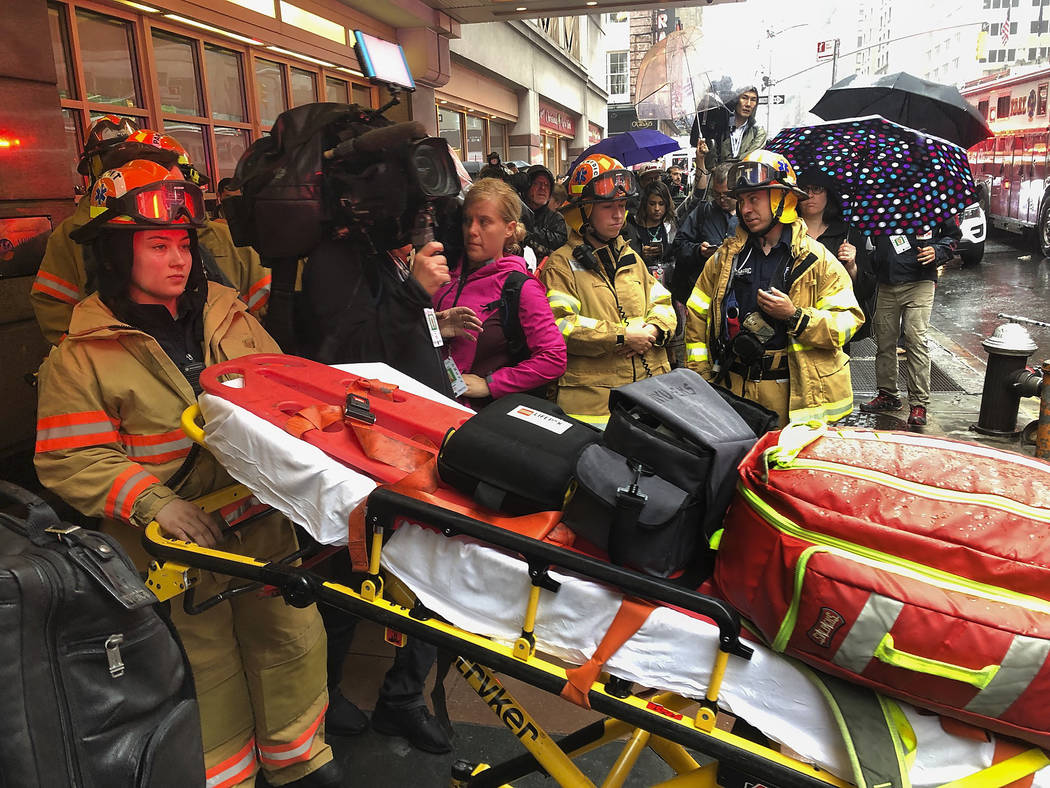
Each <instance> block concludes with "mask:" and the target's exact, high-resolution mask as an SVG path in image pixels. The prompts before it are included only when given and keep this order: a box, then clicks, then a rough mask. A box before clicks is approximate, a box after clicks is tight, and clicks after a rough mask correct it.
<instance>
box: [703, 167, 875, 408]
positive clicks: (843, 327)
mask: <svg viewBox="0 0 1050 788" xmlns="http://www.w3.org/2000/svg"><path fill="white" fill-rule="evenodd" d="M729 186H730V189H731V190H732V191H733V193H734V194H736V195H738V196H739V207H738V209H737V210H738V213H740V216H741V223H740V227H739V228H738V229H737V232H736V235H735V236H734V237H732V238H729V239H727V240H726V241H725V242H723V244H722V245H721V246H720V247H719V248H718V250H717V251H716V252H715V255H714V256H713V257H712V258H711V259H710V260H709V261H708V262H707V264H706V265H705V266H704V270H703V272H702V273H701V274H700V278H699V279H698V280H697V282H696V286H695V287H694V289H693V292H692V294H691V295H690V297H689V300H688V302H687V303H686V306H687V310H686V313H687V322H686V332H685V340H686V363H687V364H688V366H689V367H690V368H692V369H694V370H696V371H697V372H699V373H700V374H701V375H702V376H703V377H704V378H705V379H707V380H709V381H712V382H716V383H719V384H721V385H723V386H725V387H726V388H729V389H731V390H732V391H734V392H735V393H737V394H741V395H742V396H744V397H746V398H747V399H750V400H753V401H756V402H758V403H759V404H761V405H764V406H765V407H767V408H769V409H770V410H772V411H775V412H776V413H777V414H778V415H779V416H780V423H781V426H784V425H785V424H787V423H788V422H789V421H809V420H811V419H817V420H821V421H827V422H833V421H838V420H839V419H841V418H843V417H844V416H846V415H847V414H849V413H850V412H851V411H852V410H853V389H852V384H851V380H850V371H849V357H848V356H847V355H846V353H845V352H844V351H843V349H842V348H843V345H845V344H846V342H848V341H849V339H850V337H852V336H853V335H854V334H855V333H856V331H857V329H858V328H860V326H861V325H862V324H863V322H864V313H863V312H862V311H861V309H860V306H859V305H858V303H857V300H856V298H855V296H854V294H853V286H852V282H851V280H850V277H849V274H847V273H846V270H845V269H844V268H843V267H842V265H841V264H840V263H839V262H838V261H837V260H836V259H835V258H834V256H832V255H831V253H830V252H828V251H827V249H826V248H825V247H824V245H823V244H821V243H820V242H819V241H816V240H814V239H811V238H809V236H808V235H807V234H806V225H805V222H803V221H802V220H801V219H799V218H798V216H797V214H796V212H795V206H796V204H797V198H798V195H800V194H804V193H802V192H801V191H800V190H799V189H798V188H797V186H796V183H795V174H794V171H793V170H792V168H791V165H790V164H789V163H788V162H787V160H786V159H784V158H783V157H782V156H780V155H779V154H773V153H770V152H768V151H756V152H754V153H752V154H749V155H748V156H747V157H746V158H745V159H744V161H742V162H740V163H739V164H737V165H734V167H733V169H732V170H731V171H730V178H729ZM777 285H779V288H778V287H777ZM751 314H755V315H757V316H758V317H759V318H761V320H759V321H757V322H752V321H749V320H747V319H746V318H747V316H748V315H751ZM756 325H757V327H758V330H757V332H756V331H752V330H751V328H752V327H755V326H756ZM756 337H757V339H756Z"/></svg>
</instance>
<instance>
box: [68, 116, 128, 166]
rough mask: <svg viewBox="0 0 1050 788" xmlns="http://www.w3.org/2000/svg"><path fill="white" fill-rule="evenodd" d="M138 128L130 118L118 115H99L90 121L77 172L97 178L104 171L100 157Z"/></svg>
mask: <svg viewBox="0 0 1050 788" xmlns="http://www.w3.org/2000/svg"><path fill="white" fill-rule="evenodd" d="M138 128H139V127H138V126H137V125H136V124H135V121H133V120H132V119H131V118H122V117H121V116H120V115H100V116H99V117H97V118H95V119H94V120H92V121H91V125H90V126H88V129H87V134H86V135H85V138H84V151H83V153H81V154H80V161H78V162H77V172H79V173H80V174H81V175H89V176H90V177H91V178H97V177H98V176H99V175H100V174H101V173H102V171H103V170H105V169H106V167H105V165H103V163H102V160H101V155H102V154H103V153H104V152H105V151H107V150H109V149H110V148H112V147H113V146H114V145H117V144H119V143H120V142H123V141H124V140H126V139H127V138H128V137H129V136H131V135H132V134H134V133H135V132H136V131H138Z"/></svg>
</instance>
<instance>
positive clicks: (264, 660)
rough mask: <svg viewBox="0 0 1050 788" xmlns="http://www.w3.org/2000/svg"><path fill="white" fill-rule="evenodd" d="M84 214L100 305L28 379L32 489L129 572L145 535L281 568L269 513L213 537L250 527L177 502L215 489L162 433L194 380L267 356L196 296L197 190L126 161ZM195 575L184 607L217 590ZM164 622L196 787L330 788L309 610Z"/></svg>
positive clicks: (264, 606) (250, 609)
mask: <svg viewBox="0 0 1050 788" xmlns="http://www.w3.org/2000/svg"><path fill="white" fill-rule="evenodd" d="M90 200H91V212H92V214H93V218H92V221H91V222H89V223H88V224H86V225H85V226H84V227H83V228H81V230H80V231H78V233H77V234H76V237H77V238H78V239H80V240H81V241H82V242H85V243H91V244H92V247H93V251H94V252H95V254H96V255H98V259H99V276H98V284H99V289H98V292H97V293H94V294H92V295H90V296H88V297H87V298H86V299H84V300H83V301H82V302H81V303H79V304H78V305H77V306H76V307H75V308H74V310H73V317H72V321H71V323H70V327H69V335H68V336H67V337H66V339H65V340H64V341H63V342H62V343H61V344H59V345H58V346H57V347H55V348H53V349H52V351H51V355H50V356H49V357H48V359H47V361H45V363H44V366H43V367H42V368H41V373H40V401H39V416H38V417H39V421H38V424H37V445H36V468H37V472H38V474H39V477H40V480H41V481H42V482H43V483H44V484H45V485H47V486H48V487H50V488H51V489H52V490H54V491H55V492H56V493H57V494H58V495H60V496H61V497H62V498H64V499H65V500H66V501H68V502H69V503H70V504H71V505H72V506H74V507H75V508H77V509H78V510H80V511H81V512H83V513H84V514H85V515H87V516H90V517H102V518H103V526H102V527H103V530H105V531H107V532H110V533H112V534H114V535H115V536H116V537H117V538H118V539H120V541H121V543H122V544H123V545H124V546H125V548H126V549H127V550H128V552H129V554H130V555H131V556H132V557H133V559H134V560H135V561H136V565H137V566H138V567H139V568H140V569H142V570H144V569H145V568H146V566H147V564H148V561H149V559H148V557H147V555H146V554H145V552H144V550H143V549H142V547H141V544H140V540H141V530H140V529H141V528H142V527H143V526H145V525H146V524H148V523H149V522H150V521H152V520H156V521H157V522H158V523H159V524H160V526H161V528H162V529H163V530H164V531H165V532H166V533H167V534H169V535H171V536H174V537H176V538H179V539H183V540H186V541H192V542H196V543H197V544H200V545H202V546H206V547H210V546H215V545H221V546H222V549H224V550H228V551H233V552H238V553H243V554H246V555H251V556H255V557H257V558H259V559H261V560H264V561H267V560H274V559H277V558H280V557H283V556H285V555H288V554H290V553H292V552H294V551H295V550H296V549H297V544H296V539H295V534H294V532H293V530H292V527H291V525H290V524H289V523H288V522H287V521H286V520H285V519H283V518H282V517H280V516H279V515H277V514H275V513H274V514H271V515H269V516H267V517H264V518H263V519H260V520H258V521H255V522H252V523H251V524H247V525H245V526H244V527H243V528H242V529H240V530H238V531H237V532H236V534H230V533H228V532H227V530H226V525H227V524H229V523H231V522H236V521H237V520H238V519H243V518H244V517H245V516H247V515H248V514H251V513H252V512H245V511H233V512H227V511H224V512H223V516H224V518H225V521H224V522H221V523H220V521H219V519H218V518H216V517H214V516H213V515H208V514H205V513H204V512H203V511H202V510H200V509H198V508H197V507H196V506H194V505H193V504H191V503H190V502H189V500H190V499H193V498H196V497H198V496H201V495H204V494H206V493H209V492H212V491H214V490H215V489H217V488H219V487H222V486H225V485H228V484H230V483H231V482H232V480H231V479H230V477H229V476H228V475H227V474H226V472H225V471H224V470H223V468H222V467H221V466H220V465H219V464H218V463H217V462H216V461H215V460H214V458H212V457H211V455H210V454H208V453H207V451H200V453H199V454H196V453H194V455H193V456H190V450H191V447H190V441H189V439H188V438H186V436H185V435H184V434H183V433H182V431H181V430H180V429H179V418H180V415H181V413H182V411H183V410H184V409H185V408H186V407H187V406H189V405H191V404H193V403H194V402H196V394H197V393H198V392H199V383H198V378H199V375H200V371H201V370H202V369H203V368H204V367H205V366H206V365H210V364H213V363H216V362H220V361H224V360H227V359H230V358H236V357H238V356H242V355H246V354H250V353H258V352H279V348H277V346H276V344H275V343H274V342H273V340H272V339H271V338H270V337H269V335H268V334H267V333H266V332H265V331H264V330H263V329H262V327H261V326H260V325H259V324H258V322H257V321H256V320H255V319H254V318H253V317H251V316H250V315H249V314H248V313H247V311H246V308H245V306H244V304H243V303H242V302H241V301H240V300H238V298H237V294H236V293H235V292H234V291H233V290H231V289H229V288H227V287H224V286H222V285H218V284H215V283H209V282H207V281H206V280H205V277H204V272H203V267H202V264H201V261H200V256H199V254H198V252H197V246H196V238H195V235H196V233H195V231H194V228H196V227H199V226H200V224H201V222H202V220H203V216H204V201H203V195H202V194H201V192H200V189H199V188H198V187H197V186H195V185H194V184H192V183H189V182H187V181H182V180H176V179H175V176H173V175H171V174H170V173H169V171H168V170H167V169H166V168H165V167H164V166H162V165H158V164H156V163H154V162H147V161H134V162H130V163H128V164H126V165H124V166H123V167H120V168H119V169H117V170H112V171H108V172H106V173H103V174H102V176H101V177H100V178H99V181H98V184H96V189H94V190H93V192H92V196H91V198H90ZM107 206H108V207H107ZM184 466H186V467H184ZM173 476H181V477H182V479H181V480H180V481H177V482H176V481H172V477H173ZM169 482H170V484H169ZM242 509H243V507H242ZM200 574H201V578H200V582H199V584H198V586H197V587H196V588H197V593H198V594H199V595H201V598H204V597H207V596H211V595H212V594H214V593H216V592H218V591H221V590H224V589H225V588H227V587H228V586H229V585H230V583H231V581H230V578H228V577H223V576H216V575H212V574H211V573H209V572H204V571H202V572H201V573H200ZM172 619H173V621H174V623H175V626H176V629H177V630H178V632H179V635H180V637H181V639H182V641H183V644H184V645H185V647H186V652H187V655H188V656H189V659H190V664H191V665H192V667H193V675H194V681H195V683H196V688H197V695H198V700H199V703H200V714H201V727H202V732H203V738H204V753H203V758H204V763H205V768H206V772H207V777H208V785H209V786H226V787H227V788H232V787H233V786H245V788H247V786H251V785H254V781H255V774H256V772H257V771H258V769H259V768H260V766H261V768H262V770H263V771H264V772H265V775H266V778H267V780H268V782H269V783H270V784H272V785H290V784H294V785H298V786H304V787H305V786H312V787H313V788H320V787H324V788H328V787H329V786H336V785H339V784H340V779H341V775H340V769H339V766H338V764H337V763H336V762H335V761H333V760H332V751H331V747H330V746H329V745H328V744H327V743H326V742H325V737H324V716H325V709H326V707H327V703H328V693H327V689H326V669H325V660H326V654H325V652H326V649H325V634H324V628H323V626H322V623H321V619H320V616H319V615H318V612H317V609H316V608H315V607H314V606H312V605H311V606H310V607H308V608H303V609H299V608H294V607H291V606H288V605H286V604H285V603H284V601H283V600H282V599H281V598H280V597H262V596H260V595H257V594H243V595H239V596H236V597H234V598H232V599H231V600H230V601H229V602H228V603H222V604H219V605H216V606H214V607H212V608H210V609H208V610H206V611H205V612H203V613H201V614H199V615H193V616H190V615H187V614H186V613H185V612H184V611H183V609H182V606H181V605H174V606H173V607H172ZM185 755H186V757H192V754H191V753H186V754H185Z"/></svg>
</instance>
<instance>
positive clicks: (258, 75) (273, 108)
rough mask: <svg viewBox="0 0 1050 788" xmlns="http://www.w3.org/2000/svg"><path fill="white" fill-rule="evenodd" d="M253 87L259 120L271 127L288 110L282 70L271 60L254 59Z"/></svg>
mask: <svg viewBox="0 0 1050 788" xmlns="http://www.w3.org/2000/svg"><path fill="white" fill-rule="evenodd" d="M255 86H256V90H257V91H258V94H259V120H260V121H261V122H262V125H264V126H272V125H273V122H274V121H275V120H277V116H278V115H280V114H281V113H282V112H284V111H285V110H286V109H288V107H287V105H286V104H285V98H284V68H283V67H282V66H281V64H280V63H274V62H273V61H272V60H263V59H262V58H256V59H255Z"/></svg>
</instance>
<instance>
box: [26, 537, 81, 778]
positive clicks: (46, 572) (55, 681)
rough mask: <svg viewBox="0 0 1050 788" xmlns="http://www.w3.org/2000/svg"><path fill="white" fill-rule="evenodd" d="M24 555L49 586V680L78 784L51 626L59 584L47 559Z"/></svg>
mask: <svg viewBox="0 0 1050 788" xmlns="http://www.w3.org/2000/svg"><path fill="white" fill-rule="evenodd" d="M25 557H26V558H27V559H28V560H29V562H30V563H31V564H34V565H35V566H36V567H37V568H38V571H39V572H40V574H41V576H42V577H43V578H44V579H45V580H46V581H47V584H48V586H49V588H48V590H49V592H50V593H49V594H48V596H49V598H50V604H49V605H48V610H47V621H46V623H45V630H44V631H45V633H46V638H47V646H48V651H49V652H50V655H51V658H52V665H53V666H54V670H51V671H50V673H51V681H52V685H53V686H54V689H55V697H56V699H57V701H58V704H57V705H58V718H59V724H60V727H61V728H62V730H63V732H64V736H63V739H64V741H63V743H62V750H63V753H64V755H65V758H66V769H67V770H68V772H69V774H70V775H72V776H73V777H74V778H75V781H76V784H78V785H79V784H80V783H82V782H83V775H82V774H80V769H79V768H78V766H77V763H76V758H75V757H73V753H72V751H71V749H70V747H69V744H70V743H72V742H73V740H74V739H73V737H74V735H75V731H74V730H73V724H72V721H71V719H72V716H71V714H70V712H69V706H68V704H67V701H66V692H65V686H64V685H63V683H62V671H61V669H60V667H59V657H60V655H59V653H58V643H57V642H56V640H55V629H54V627H53V626H52V624H53V622H54V619H55V613H56V611H57V605H56V604H55V602H56V591H57V590H58V589H59V588H60V584H59V583H58V582H57V581H56V579H55V577H54V575H53V574H52V573H53V571H54V568H53V567H52V566H51V565H50V563H49V562H48V561H46V560H45V559H42V558H40V557H38V556H34V555H32V554H30V553H26V554H25Z"/></svg>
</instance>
